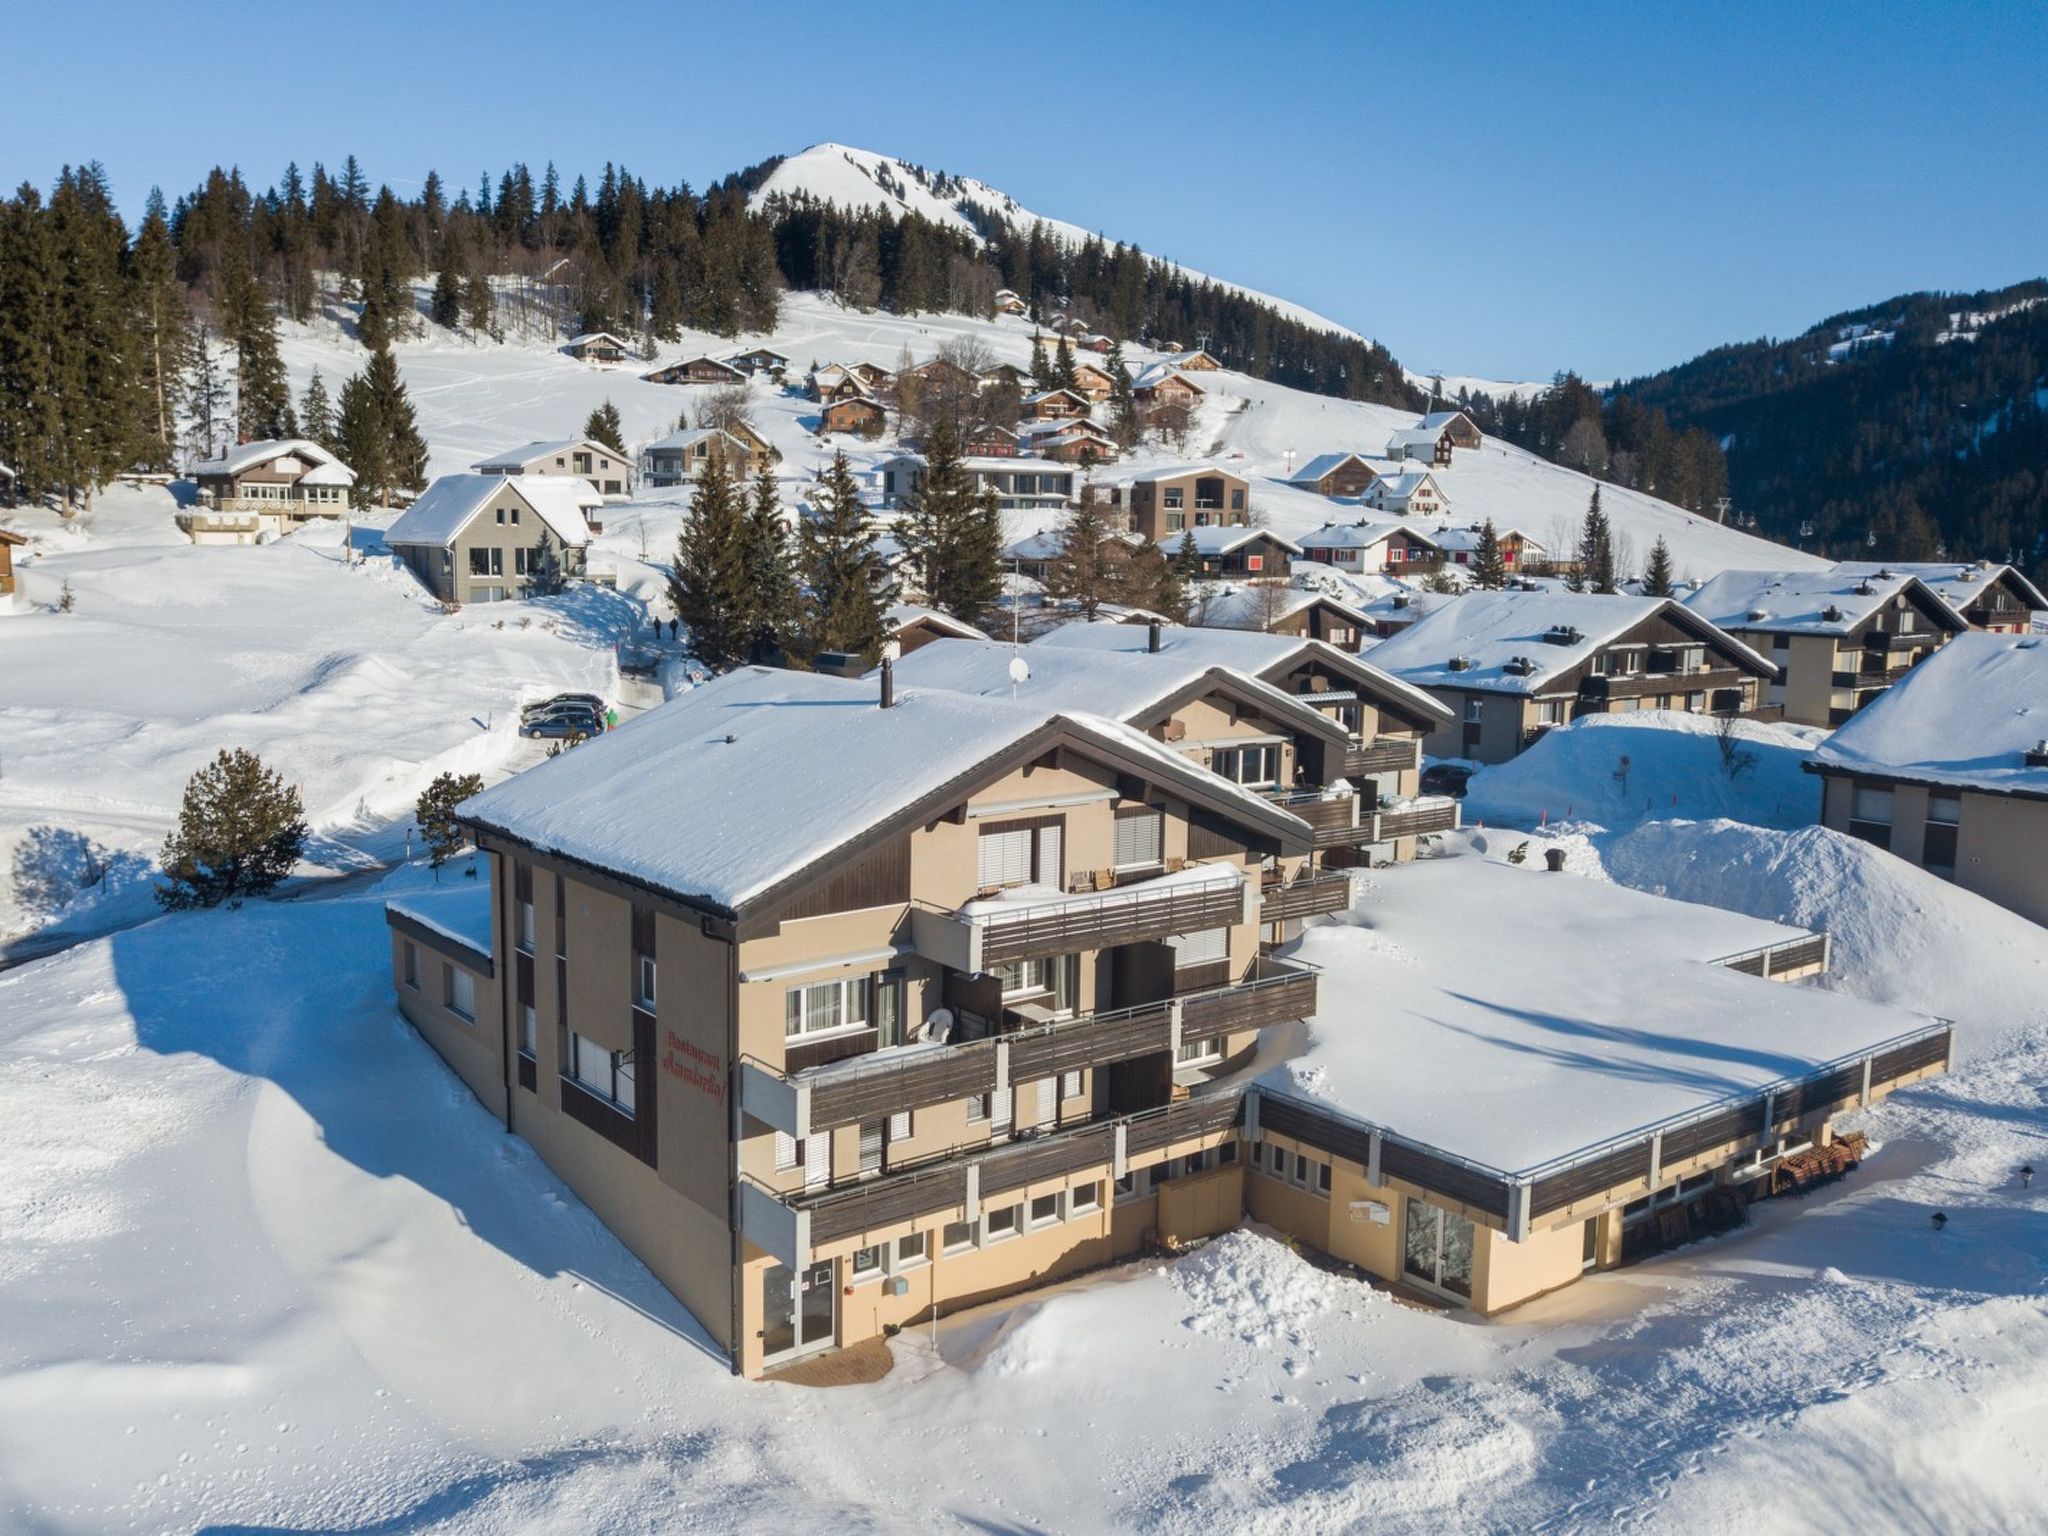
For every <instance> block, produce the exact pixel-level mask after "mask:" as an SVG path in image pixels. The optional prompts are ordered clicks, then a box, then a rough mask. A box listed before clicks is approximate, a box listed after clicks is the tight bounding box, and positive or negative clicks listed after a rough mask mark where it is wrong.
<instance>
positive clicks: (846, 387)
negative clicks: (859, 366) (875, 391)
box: [804, 363, 870, 405]
mask: <svg viewBox="0 0 2048 1536" xmlns="http://www.w3.org/2000/svg"><path fill="white" fill-rule="evenodd" d="M804 393H805V394H806V395H808V396H809V397H810V398H811V399H813V400H816V401H818V402H819V403H821V404H825V405H829V404H831V402H833V401H834V400H865V399H868V398H870V395H869V387H868V386H867V385H866V384H864V383H862V382H861V377H860V375H859V374H857V373H855V372H854V371H853V370H852V369H851V368H842V367H840V366H839V364H837V363H829V364H827V365H826V366H825V367H823V368H820V369H819V370H818V371H817V372H816V373H814V374H812V375H811V377H810V382H809V383H808V384H806V385H805V387H804Z"/></svg>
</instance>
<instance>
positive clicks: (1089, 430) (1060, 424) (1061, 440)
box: [1017, 420, 1123, 464]
mask: <svg viewBox="0 0 2048 1536" xmlns="http://www.w3.org/2000/svg"><path fill="white" fill-rule="evenodd" d="M1017 435H1018V439H1019V441H1020V442H1021V443H1022V444H1023V445H1024V451H1025V452H1027V453H1035V454H1038V455H1039V456H1041V457H1043V458H1048V459H1057V460H1059V461H1060V462H1061V463H1062V464H1114V463H1115V462H1116V461H1117V460H1118V459H1119V458H1120V457H1122V454H1123V450H1122V449H1121V448H1119V447H1118V446H1117V441H1116V439H1115V438H1113V437H1111V436H1110V435H1109V433H1108V432H1107V431H1106V430H1104V429H1103V428H1101V427H1098V426H1097V425H1096V424H1095V423H1094V422H1092V421H1059V420H1054V421H1034V422H1027V423H1025V424H1024V426H1023V427H1022V428H1020V429H1019V431H1018V434H1017Z"/></svg>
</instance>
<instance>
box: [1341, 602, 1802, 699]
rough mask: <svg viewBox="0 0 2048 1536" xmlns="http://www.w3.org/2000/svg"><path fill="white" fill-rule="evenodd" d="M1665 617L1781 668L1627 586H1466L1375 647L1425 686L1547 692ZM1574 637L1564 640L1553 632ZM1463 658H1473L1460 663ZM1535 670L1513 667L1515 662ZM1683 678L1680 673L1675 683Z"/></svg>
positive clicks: (1676, 607)
mask: <svg viewBox="0 0 2048 1536" xmlns="http://www.w3.org/2000/svg"><path fill="white" fill-rule="evenodd" d="M1660 615H1662V616H1663V617H1665V618H1668V619H1670V620H1671V621H1672V622H1673V623H1675V624H1677V625H1678V626H1679V627H1680V628H1682V629H1684V630H1685V631H1687V632H1688V633H1690V634H1693V635H1695V636H1696V637H1697V638H1699V639H1700V640H1702V641H1706V642H1709V643H1712V644H1716V645H1719V646H1721V647H1722V648H1724V649H1725V650H1726V651H1728V652H1729V654H1731V655H1733V656H1734V657H1735V658H1736V659H1737V660H1738V661H1739V663H1740V664H1741V665H1743V666H1744V667H1747V668H1748V669H1749V670H1750V671H1751V672H1754V673H1755V674H1756V675H1757V676H1759V677H1767V678H1769V677H1776V676H1777V675H1778V669H1777V668H1776V667H1775V666H1773V665H1772V664H1771V663H1770V662H1768V661H1766V660H1765V659H1764V658H1763V657H1761V656H1759V655H1758V654H1757V653H1756V652H1755V651H1753V650H1751V649H1750V648H1749V647H1748V646H1746V645H1744V644H1743V643H1742V642H1741V641H1739V640H1737V639H1735V638H1733V637H1732V636H1730V635H1727V634H1725V633H1723V632H1722V631H1721V630H1719V629H1716V628H1715V627H1714V626H1713V625H1712V624H1710V623H1708V622H1707V621H1706V620H1705V619H1703V618H1702V617H1701V616H1700V615H1699V614H1697V613H1694V612H1693V611H1692V610H1690V609H1688V608H1687V607H1685V606H1684V604H1682V603H1677V602H1674V601H1672V600H1671V599H1670V598H1668V597H1630V596H1627V595H1626V594H1623V593H1619V592H1557V591H1542V592H1466V593H1463V594H1461V595H1460V596H1457V597H1447V598H1444V599H1442V600H1441V601H1440V602H1438V604H1437V605H1436V606H1435V607H1434V608H1432V609H1431V610H1430V611H1429V612H1428V613H1427V614H1425V615H1423V617H1421V618H1420V619H1417V620H1416V621H1415V622H1414V623H1413V624H1411V625H1409V626H1408V627H1407V628H1406V629H1404V630H1402V631H1401V632H1400V633H1399V634H1397V635H1394V636H1392V637H1390V638H1388V639H1385V640H1382V641H1381V642H1380V643H1379V644H1378V645H1376V646H1374V647H1373V648H1372V659H1373V664H1374V665H1375V666H1379V667H1384V668H1385V669H1386V670H1387V671H1389V672H1393V673H1396V674H1398V675H1399V676H1401V677H1403V678H1406V679H1407V680H1408V681H1409V682H1411V683H1414V684H1415V685H1416V686H1418V687H1423V688H1464V689H1478V690H1481V691H1484V692H1488V693H1520V694H1534V693H1541V692H1542V691H1543V690H1544V689H1545V688H1546V687H1548V686H1549V685H1550V682H1551V680H1552V679H1554V678H1556V677H1558V676H1559V675H1560V674H1562V673H1566V672H1569V671H1571V670H1572V669H1573V668H1575V667H1578V666H1581V665H1583V664H1584V663H1585V662H1586V660H1587V658H1589V657H1590V656H1592V655H1593V654H1594V652H1596V651H1598V650H1600V649H1601V648H1602V647H1604V646H1608V645H1611V644H1613V643H1614V642H1615V641H1617V640H1619V639H1620V638H1621V637H1622V636H1623V635H1625V634H1626V633H1628V631H1630V630H1632V629H1634V628H1635V627H1636V626H1637V625H1639V624H1641V623H1643V622H1644V621H1645V620H1647V619H1651V618H1655V617H1658V616H1660ZM1552 635H1557V636H1560V637H1566V636H1569V637H1571V638H1568V639H1565V640H1564V641H1563V643H1556V642H1554V641H1553V640H1551V639H1550V638H1548V637H1550V636H1552ZM1453 658H1458V659H1460V660H1462V661H1463V662H1465V663H1466V664H1465V665H1464V666H1462V667H1458V668H1453V667H1452V665H1451V661H1452V659H1453ZM1523 661H1526V662H1528V663H1529V664H1530V670H1528V671H1522V670H1520V669H1519V665H1518V667H1517V670H1514V671H1509V670H1508V665H1509V663H1511V662H1512V663H1517V664H1519V663H1521V662H1523ZM1679 681H1682V679H1677V680H1675V682H1679Z"/></svg>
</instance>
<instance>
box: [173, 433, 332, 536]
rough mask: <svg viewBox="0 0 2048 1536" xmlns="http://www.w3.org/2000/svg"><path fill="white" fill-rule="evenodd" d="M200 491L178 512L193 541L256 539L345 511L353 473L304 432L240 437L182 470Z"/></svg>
mask: <svg viewBox="0 0 2048 1536" xmlns="http://www.w3.org/2000/svg"><path fill="white" fill-rule="evenodd" d="M187 473H188V474H189V476H190V478H191V480H192V483H193V485H194V486H196V487H197V491H198V494H197V495H196V496H195V497H194V498H193V501H192V504H191V505H190V506H188V507H183V508H181V509H180V510H179V512H178V526H179V527H180V528H182V529H184V531H185V534H186V536H187V537H188V538H190V539H191V540H192V542H193V543H194V544H254V543H256V542H258V541H259V540H260V539H262V538H264V537H266V536H270V537H275V536H277V535H279V534H285V533H290V532H291V531H292V530H293V529H295V528H301V527H304V526H305V525H306V524H307V523H309V522H312V521H313V520H314V519H316V518H322V517H346V516H347V515H348V512H349V507H350V500H349V494H350V488H351V487H352V486H354V485H355V483H356V472H355V471H354V470H352V469H350V468H349V467H348V466H347V465H346V464H344V463H342V462H341V460H340V459H338V458H336V457H335V456H334V455H333V454H331V453H329V452H328V451H327V450H326V449H325V448H322V447H321V446H320V445H319V444H318V443H315V442H311V441H309V440H308V439H306V438H303V437H287V438H265V439H263V440H262V441H260V442H254V443H240V444H237V445H236V446H235V447H233V448H230V449H229V450H228V451H227V452H226V453H224V454H222V455H221V456H220V457H219V458H217V459H201V460H200V461H199V462H198V463H196V464H194V465H193V466H192V467H191V469H190V470H189V471H188V472H187Z"/></svg>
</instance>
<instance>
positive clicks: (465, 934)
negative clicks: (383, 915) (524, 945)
mask: <svg viewBox="0 0 2048 1536" xmlns="http://www.w3.org/2000/svg"><path fill="white" fill-rule="evenodd" d="M462 869H463V866H462V865H461V864H458V863H451V864H449V865H447V866H444V868H443V871H442V881H441V883H439V884H436V885H432V886H429V887H427V888H426V889H424V890H418V891H411V892H408V893H407V894H406V895H404V896H400V897H397V898H394V899H393V900H391V901H389V902H387V903H386V904H385V905H386V906H387V908H388V909H389V910H391V911H393V912H402V913H404V914H405V915H406V916H407V917H409V918H411V919H412V920H413V921H414V922H416V923H418V924H419V925H420V926H421V927H423V928H431V929H432V930H433V931H434V932H435V933H438V934H442V935H444V936H446V937H448V938H451V939H453V940H454V941H455V942H456V943H458V944H461V945H464V946H465V947H467V948H469V949H474V950H477V951H479V952H481V953H483V954H486V955H488V954H489V953H490V952H491V882H490V881H489V880H488V879H487V878H485V877H484V876H483V875H482V874H478V875H477V876H476V877H475V878H473V879H472V878H469V877H467V876H466V875H464V874H463V873H462Z"/></svg>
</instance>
